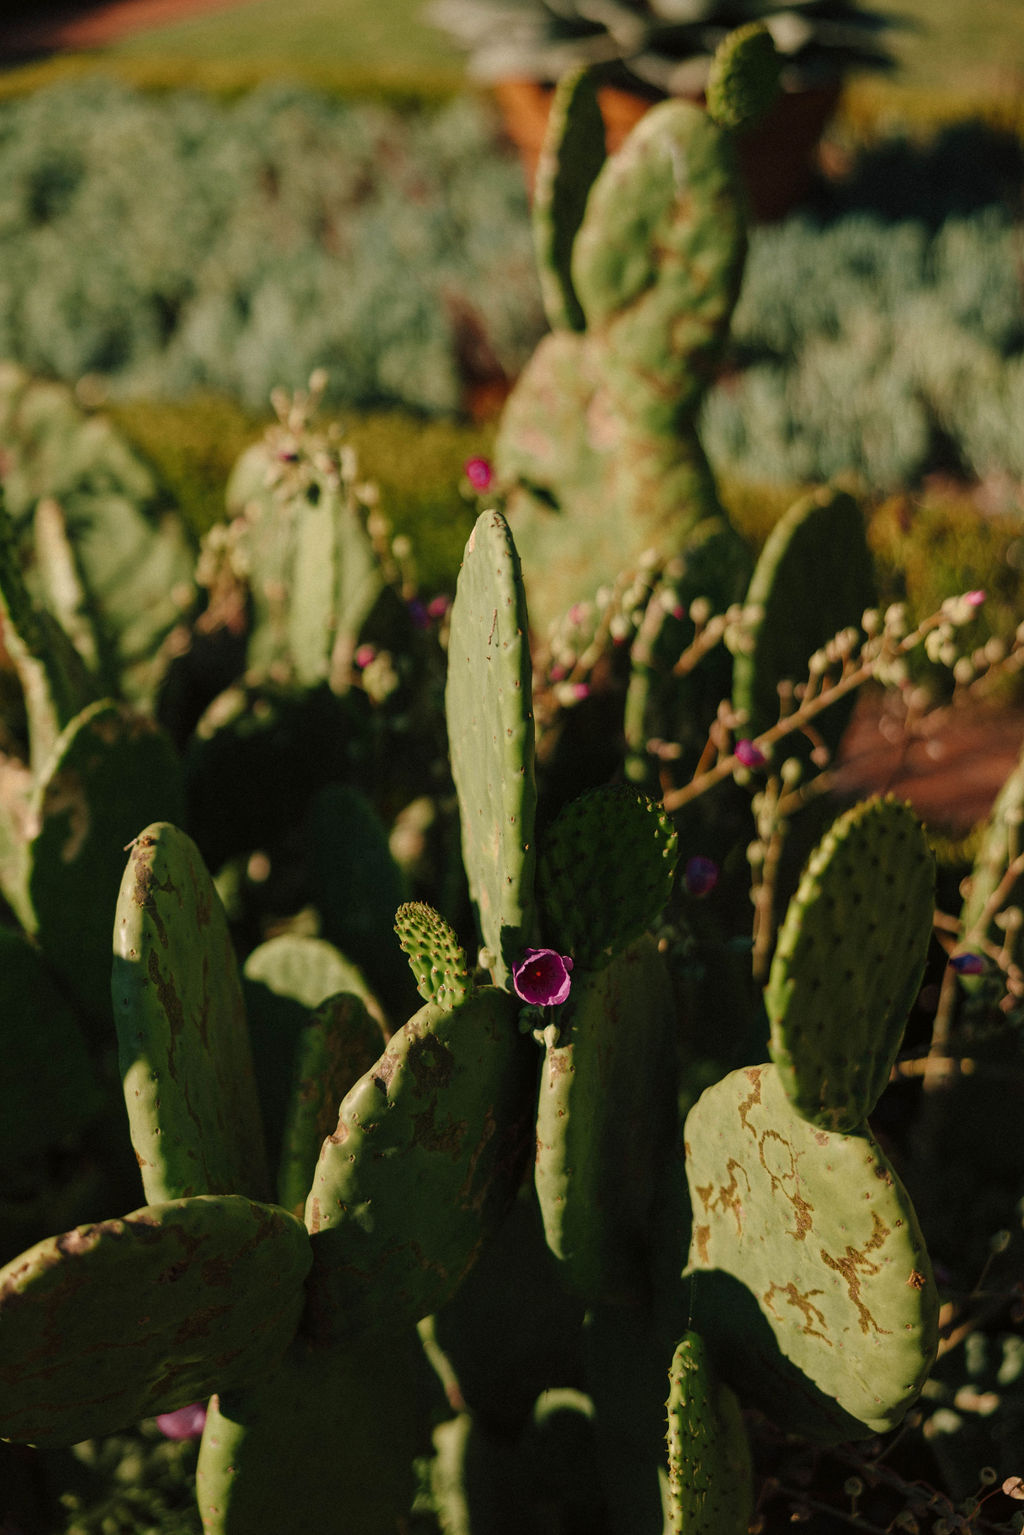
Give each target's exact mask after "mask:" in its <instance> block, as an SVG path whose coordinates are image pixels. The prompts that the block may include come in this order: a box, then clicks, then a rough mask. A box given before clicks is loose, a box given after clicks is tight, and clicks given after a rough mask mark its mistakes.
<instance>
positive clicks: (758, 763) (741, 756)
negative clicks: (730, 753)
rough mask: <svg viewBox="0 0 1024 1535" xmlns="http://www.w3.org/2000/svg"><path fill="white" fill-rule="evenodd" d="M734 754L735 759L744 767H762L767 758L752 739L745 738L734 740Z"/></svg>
mask: <svg viewBox="0 0 1024 1535" xmlns="http://www.w3.org/2000/svg"><path fill="white" fill-rule="evenodd" d="M734 756H735V758H736V761H737V762H739V763H741V764H742V766H743V767H746V768H760V767H764V765H765V763H766V762H767V761H768V758H767V757H766V756H765V754H764V752H763V751H762V750H761V748H760V747H759V746H755V745H754V743H753V741H747V740H743V741H737V742H736V747H735V751H734Z"/></svg>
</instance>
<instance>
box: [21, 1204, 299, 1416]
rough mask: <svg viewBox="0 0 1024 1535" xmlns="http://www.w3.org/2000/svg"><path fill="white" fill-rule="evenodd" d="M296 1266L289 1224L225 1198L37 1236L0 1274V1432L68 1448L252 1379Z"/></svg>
mask: <svg viewBox="0 0 1024 1535" xmlns="http://www.w3.org/2000/svg"><path fill="white" fill-rule="evenodd" d="M310 1261H311V1260H310V1250H309V1238H308V1235H307V1233H306V1231H305V1228H304V1227H303V1225H302V1223H301V1221H298V1220H296V1219H295V1217H294V1216H291V1215H288V1214H286V1212H285V1211H284V1210H279V1209H277V1208H275V1207H274V1206H272V1205H260V1204H255V1203H253V1202H252V1201H251V1200H248V1199H243V1198H241V1197H239V1196H236V1195H231V1196H223V1195H222V1196H218V1197H212V1198H200V1199H180V1200H172V1201H170V1202H167V1203H163V1204H158V1205H148V1206H146V1207H145V1208H144V1209H141V1210H134V1211H132V1213H131V1214H130V1215H126V1216H124V1217H123V1219H120V1220H108V1221H101V1222H99V1223H98V1224H96V1225H90V1226H79V1227H77V1228H76V1229H75V1230H74V1231H68V1232H65V1233H64V1235H63V1236H57V1237H49V1238H48V1239H47V1240H46V1241H45V1242H40V1243H38V1244H37V1245H36V1246H35V1247H33V1248H31V1249H30V1250H29V1251H28V1252H26V1253H22V1254H21V1256H20V1257H18V1258H15V1259H14V1260H13V1261H12V1262H11V1263H8V1264H7V1265H6V1267H5V1268H3V1269H0V1438H4V1439H14V1440H18V1441H21V1442H27V1443H31V1444H37V1445H60V1444H74V1443H76V1442H77V1441H78V1440H80V1439H89V1438H92V1437H94V1436H96V1435H99V1434H109V1433H113V1432H114V1431H115V1430H117V1429H121V1428H125V1427H126V1426H128V1425H129V1424H131V1423H134V1422H136V1421H137V1420H138V1419H139V1418H143V1417H148V1416H150V1415H151V1414H153V1413H158V1412H170V1411H172V1410H174V1409H175V1408H178V1407H183V1406H185V1405H186V1404H187V1403H189V1402H194V1401H197V1400H199V1399H200V1398H203V1397H206V1396H208V1395H209V1394H210V1392H211V1391H212V1390H214V1389H215V1387H218V1386H219V1387H222V1388H227V1387H229V1386H231V1385H241V1384H242V1383H243V1382H252V1381H255V1380H258V1379H259V1378H260V1377H261V1375H263V1373H264V1372H265V1371H266V1370H267V1368H268V1366H271V1365H272V1364H273V1362H274V1361H275V1360H276V1358H278V1357H280V1355H282V1354H283V1353H284V1350H285V1348H286V1347H287V1345H288V1343H289V1342H290V1340H291V1338H292V1337H293V1335H294V1333H295V1329H296V1326H297V1325H298V1321H299V1316H300V1314H301V1311H302V1304H303V1290H302V1282H303V1279H304V1278H305V1276H306V1274H307V1272H308V1270H309V1266H310Z"/></svg>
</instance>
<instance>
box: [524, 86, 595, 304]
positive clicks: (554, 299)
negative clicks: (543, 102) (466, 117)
mask: <svg viewBox="0 0 1024 1535" xmlns="http://www.w3.org/2000/svg"><path fill="white" fill-rule="evenodd" d="M604 160H605V149H604V121H603V119H602V117H601V108H600V107H599V105H598V101H597V89H596V86H595V85H594V80H593V77H592V76H591V75H589V74H588V73H587V72H586V70H573V71H572V72H571V73H570V74H567V75H563V76H562V79H561V80H560V81H559V83H558V85H557V87H556V89H555V94H554V98H553V100H552V103H551V126H550V127H549V129H548V132H547V136H546V138H545V142H544V146H543V150H542V153H541V156H540V160H539V161H538V164H537V176H536V180H535V183H534V188H533V204H532V208H531V214H532V219H533V240H534V246H535V248H536V251H537V269H538V271H539V273H540V285H541V296H542V297H543V300H544V309H545V311H546V313H547V317H548V324H549V325H550V326H551V329H552V330H574V331H582V330H585V329H586V324H587V321H586V316H585V315H584V313H583V309H582V307H581V306H580V301H579V299H578V298H577V297H576V290H575V288H574V287H573V281H572V249H573V244H574V243H575V240H576V236H577V234H578V233H579V228H580V225H581V224H582V222H583V215H584V213H585V211H586V206H587V198H588V196H589V195H590V189H591V187H592V186H593V184H594V181H595V179H596V177H597V175H598V172H599V171H600V169H601V167H602V165H603V164H604Z"/></svg>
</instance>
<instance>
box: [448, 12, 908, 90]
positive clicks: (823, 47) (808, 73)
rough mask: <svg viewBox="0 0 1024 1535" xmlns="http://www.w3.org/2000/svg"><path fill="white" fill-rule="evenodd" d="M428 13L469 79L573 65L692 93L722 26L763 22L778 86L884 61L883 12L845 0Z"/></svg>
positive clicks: (883, 65)
mask: <svg viewBox="0 0 1024 1535" xmlns="http://www.w3.org/2000/svg"><path fill="white" fill-rule="evenodd" d="M428 15H429V16H430V17H431V19H432V20H433V21H434V22H435V23H436V24H437V25H438V26H439V27H442V28H443V29H444V30H446V31H447V32H449V33H450V34H451V36H452V37H454V38H455V39H456V41H457V42H458V43H459V44H460V45H461V46H462V47H464V48H465V49H466V50H467V51H468V52H469V54H470V66H469V68H470V73H471V75H472V76H473V77H474V78H476V79H479V80H487V81H494V80H500V79H515V78H522V79H529V80H543V81H554V80H558V79H559V78H560V77H561V76H562V75H563V74H564V73H565V72H566V71H567V70H569V69H573V68H577V67H580V66H588V67H590V68H592V69H595V70H596V71H597V72H598V73H599V75H600V76H601V78H602V79H603V80H606V81H607V82H608V83H612V84H618V85H628V86H632V87H640V88H641V89H646V90H647V91H653V92H654V93H656V94H663V95H672V96H698V95H700V94H701V93H702V91H703V90H704V86H705V83H706V80H707V74H708V68H709V65H710V63H711V57H712V55H713V53H714V51H715V49H716V48H717V46H718V44H719V43H720V42H721V41H722V39H723V38H724V37H725V35H726V33H728V32H730V31H732V30H733V29H734V28H736V27H740V26H743V25H745V24H746V23H748V22H757V21H760V22H763V23H764V24H765V26H766V27H767V28H768V31H769V32H770V33H771V36H772V39H773V41H774V43H775V46H776V48H777V49H778V51H779V53H780V54H781V55H782V57H783V61H784V70H783V85H784V87H785V88H786V89H789V90H793V89H802V88H805V87H809V86H818V85H822V84H828V83H831V82H832V81H834V80H835V79H837V78H838V77H841V76H842V75H843V74H845V73H846V71H847V70H849V69H872V70H879V69H889V68H891V67H892V62H893V61H892V57H891V55H890V53H889V52H888V50H887V49H886V48H885V46H884V45H883V43H882V41H881V38H882V34H883V33H884V32H886V31H887V30H889V29H890V28H891V27H892V26H893V25H894V20H893V18H892V17H889V16H886V15H883V14H882V13H881V12H880V11H878V10H875V9H873V8H871V7H869V6H862V5H858V4H855V3H853V0H792V3H790V4H788V5H785V6H781V5H776V4H772V3H771V0H433V3H432V4H431V5H430V6H429V7H428Z"/></svg>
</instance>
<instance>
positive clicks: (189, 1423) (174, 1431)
mask: <svg viewBox="0 0 1024 1535" xmlns="http://www.w3.org/2000/svg"><path fill="white" fill-rule="evenodd" d="M156 1426H157V1428H158V1429H159V1430H160V1432H161V1434H163V1436H164V1438H165V1439H198V1438H199V1436H200V1435H201V1434H202V1432H203V1429H204V1427H205V1426H206V1403H205V1402H193V1403H192V1405H191V1406H190V1407H179V1408H178V1409H177V1411H176V1412H162V1413H160V1415H159V1416H158V1418H157V1420H156Z"/></svg>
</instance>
